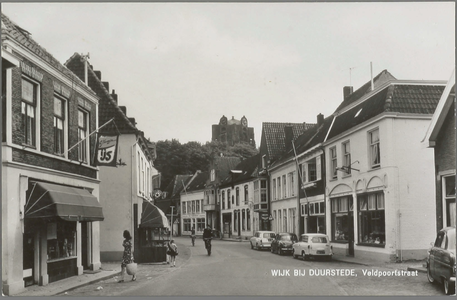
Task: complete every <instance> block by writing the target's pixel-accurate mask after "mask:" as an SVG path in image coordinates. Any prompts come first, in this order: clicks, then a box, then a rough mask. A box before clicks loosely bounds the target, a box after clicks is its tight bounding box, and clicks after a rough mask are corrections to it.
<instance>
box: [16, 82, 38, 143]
mask: <svg viewBox="0 0 457 300" xmlns="http://www.w3.org/2000/svg"><path fill="white" fill-rule="evenodd" d="M24 82H26V83H29V84H30V85H31V86H32V98H33V99H32V100H29V99H27V98H25V97H24ZM40 92H41V88H40V83H39V82H37V81H35V80H32V79H30V78H28V77H25V76H22V77H21V118H22V126H21V127H22V130H23V131H24V140H23V141H22V145H23V146H25V147H30V148H35V149H38V147H39V130H40V122H39V112H40V109H39V106H40ZM29 107H30V108H31V109H32V110H33V117H31V118H30V119H32V120H33V121H32V122H31V125H30V126H31V128H30V126H29V123H28V122H29ZM29 137H30V141H29Z"/></svg>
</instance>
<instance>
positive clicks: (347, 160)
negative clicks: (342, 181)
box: [341, 141, 351, 175]
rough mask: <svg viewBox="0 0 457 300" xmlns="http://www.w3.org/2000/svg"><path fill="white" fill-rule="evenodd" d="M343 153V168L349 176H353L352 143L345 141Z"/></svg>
mask: <svg viewBox="0 0 457 300" xmlns="http://www.w3.org/2000/svg"><path fill="white" fill-rule="evenodd" d="M341 151H342V153H343V166H345V167H346V168H345V170H344V171H345V172H346V174H347V175H350V174H351V142H350V141H345V142H343V143H341Z"/></svg>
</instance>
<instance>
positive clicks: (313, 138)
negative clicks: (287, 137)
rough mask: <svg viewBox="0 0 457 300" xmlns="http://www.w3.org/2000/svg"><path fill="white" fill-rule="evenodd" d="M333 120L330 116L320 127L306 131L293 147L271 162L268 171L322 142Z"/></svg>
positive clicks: (295, 141)
mask: <svg viewBox="0 0 457 300" xmlns="http://www.w3.org/2000/svg"><path fill="white" fill-rule="evenodd" d="M333 119H334V116H333V115H331V116H329V117H327V118H325V119H324V122H323V123H322V124H321V125H320V126H317V125H316V126H313V127H311V128H310V129H308V130H306V131H305V132H304V133H303V134H302V135H300V136H299V137H297V138H296V139H295V140H294V142H293V147H292V148H290V149H288V150H287V151H286V152H285V153H284V155H282V156H281V157H280V158H279V159H278V160H276V161H275V162H273V164H272V165H271V166H270V169H273V168H274V167H276V166H279V165H281V164H283V163H284V162H286V161H289V160H291V159H293V158H295V155H297V156H300V154H302V153H305V152H306V151H307V150H309V149H311V148H313V147H314V146H316V145H318V144H320V143H322V142H324V140H325V137H326V136H327V132H328V130H329V128H330V125H331V124H332V121H333ZM294 148H295V151H294Z"/></svg>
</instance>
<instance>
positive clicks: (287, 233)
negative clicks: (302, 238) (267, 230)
mask: <svg viewBox="0 0 457 300" xmlns="http://www.w3.org/2000/svg"><path fill="white" fill-rule="evenodd" d="M278 234H279V235H296V234H295V233H292V232H278Z"/></svg>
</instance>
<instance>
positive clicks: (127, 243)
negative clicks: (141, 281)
mask: <svg viewBox="0 0 457 300" xmlns="http://www.w3.org/2000/svg"><path fill="white" fill-rule="evenodd" d="M123 236H124V242H123V243H122V246H123V247H124V254H123V255H122V263H121V280H119V281H118V282H124V274H125V271H126V268H127V265H128V264H131V263H133V255H132V236H131V235H130V232H129V231H128V230H124V234H123ZM135 280H136V275H133V277H132V281H135Z"/></svg>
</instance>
